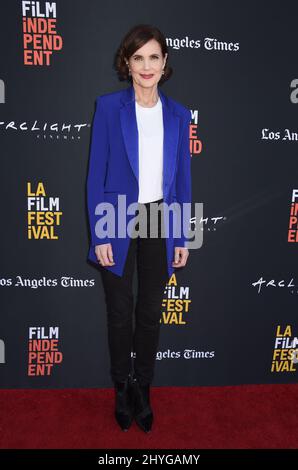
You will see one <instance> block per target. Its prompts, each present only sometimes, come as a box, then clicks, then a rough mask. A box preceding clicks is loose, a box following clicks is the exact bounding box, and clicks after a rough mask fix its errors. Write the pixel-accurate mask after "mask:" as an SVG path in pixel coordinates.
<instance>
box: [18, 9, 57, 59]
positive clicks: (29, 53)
mask: <svg viewBox="0 0 298 470" xmlns="http://www.w3.org/2000/svg"><path fill="white" fill-rule="evenodd" d="M22 16H23V46H24V65H29V66H34V65H36V66H49V65H51V61H52V55H53V53H55V52H58V51H61V49H62V46H63V40H62V37H61V35H59V34H57V29H56V28H57V7H56V3H55V2H34V1H23V2H22Z"/></svg>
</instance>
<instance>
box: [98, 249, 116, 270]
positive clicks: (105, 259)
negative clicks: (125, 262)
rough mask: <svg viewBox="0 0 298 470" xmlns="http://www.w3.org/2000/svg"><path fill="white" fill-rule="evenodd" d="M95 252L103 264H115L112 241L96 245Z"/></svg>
mask: <svg viewBox="0 0 298 470" xmlns="http://www.w3.org/2000/svg"><path fill="white" fill-rule="evenodd" d="M95 254H96V258H97V261H98V262H99V264H101V266H113V265H114V264H115V263H114V260H113V250H112V245H111V243H104V244H102V245H96V247H95Z"/></svg>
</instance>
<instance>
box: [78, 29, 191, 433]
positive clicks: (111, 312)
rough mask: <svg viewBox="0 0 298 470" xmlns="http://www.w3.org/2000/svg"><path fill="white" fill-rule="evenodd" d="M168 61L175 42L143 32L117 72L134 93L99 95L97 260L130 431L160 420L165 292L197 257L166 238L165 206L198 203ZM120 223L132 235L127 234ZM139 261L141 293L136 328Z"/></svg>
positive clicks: (121, 409)
mask: <svg viewBox="0 0 298 470" xmlns="http://www.w3.org/2000/svg"><path fill="white" fill-rule="evenodd" d="M167 58H168V50H167V45H166V40H165V37H164V35H163V34H162V33H161V32H160V31H159V30H158V29H157V28H155V27H152V26H150V25H137V26H135V27H134V28H132V29H131V30H130V31H129V32H128V33H127V34H126V36H125V37H124V39H123V40H122V42H121V45H120V47H119V49H118V52H117V54H116V59H115V68H116V70H117V72H118V75H119V78H120V80H127V81H129V83H130V86H129V87H128V88H126V89H124V90H121V91H117V92H114V93H107V94H105V95H101V96H99V97H98V98H97V107H96V112H95V115H94V120H93V128H92V139H91V152H90V164H89V172H88V180H87V194H88V213H89V222H90V228H91V244H90V249H89V259H90V260H91V261H92V262H93V263H96V265H97V266H98V267H99V269H100V272H101V276H102V281H103V286H104V292H105V300H106V305H107V324H108V343H109V351H110V358H111V369H110V372H111V377H112V380H113V382H114V385H115V402H116V403H115V405H116V406H115V417H116V420H117V422H118V424H119V425H120V427H121V429H123V430H127V429H128V428H129V427H130V425H131V423H132V420H133V418H135V420H136V422H137V424H138V425H139V426H140V428H141V429H142V430H143V431H145V432H149V431H150V430H151V427H152V422H153V410H152V407H151V403H150V386H151V383H152V380H153V375H154V366H155V361H156V352H157V347H158V340H159V329H160V316H161V304H162V299H163V295H164V290H165V287H166V284H167V282H168V279H169V277H170V276H171V275H172V274H173V272H174V271H175V269H176V268H181V267H183V266H185V265H186V262H187V258H188V255H189V253H188V249H187V248H186V247H185V244H186V240H187V237H186V236H185V234H184V233H182V230H181V232H180V233H179V235H178V236H174V235H173V233H172V231H171V229H170V230H169V231H168V232H167V235H166V237H164V232H163V227H164V221H165V218H164V214H165V212H164V209H163V204H164V203H165V204H171V203H172V202H177V203H178V204H179V206H181V205H182V203H183V202H188V203H190V202H191V172H190V161H191V158H190V157H191V156H190V150H189V123H190V111H189V110H188V109H187V108H185V107H184V106H183V105H182V104H180V103H177V102H176V101H174V100H172V99H171V98H169V97H167V96H166V95H165V94H164V93H163V92H162V91H161V90H160V87H159V85H161V84H162V83H163V82H165V81H166V80H168V79H169V77H170V76H171V74H172V68H171V67H170V66H169V65H168V63H167ZM120 196H121V197H124V198H125V200H126V204H127V206H128V205H129V204H133V203H135V204H137V211H134V212H133V213H127V212H128V211H125V214H124V211H123V210H122V214H121V216H120V214H119V213H120V211H119V209H123V205H122V202H123V201H120ZM102 202H105V203H107V202H108V203H110V204H111V206H110V208H112V209H114V210H115V211H116V214H115V213H114V211H112V212H113V217H114V223H115V227H114V228H115V229H116V230H115V232H114V231H113V233H108V234H106V232H105V233H104V230H103V226H104V225H103V223H104V222H106V219H105V218H104V217H103V214H101V213H100V211H99V210H98V209H96V207H97V206H98V204H99V203H102ZM161 203H162V204H161ZM154 205H155V206H156V205H157V206H158V208H159V209H160V208H161V211H160V217H159V218H158V223H157V227H155V228H157V232H158V233H157V236H156V237H153V236H151V233H150V227H151V228H152V224H153V223H152V218H151V217H150V215H152V210H153V206H154ZM120 206H121V207H120ZM144 210H145V213H146V215H145V218H144V216H143V218H142V217H141V218H140V222H141V225H143V224H144V223H145V224H146V222H147V227H146V228H147V231H146V233H145V236H143V235H142V236H135V235H136V234H137V233H138V230H136V228H137V226H138V225H139V224H140V222H138V223H137V224H135V222H134V221H133V224H132V226H131V223H130V222H131V221H132V219H133V217H135V215H136V213H137V212H138V211H139V213H141V214H144ZM142 211H143V212H142ZM108 212H109V211H108ZM181 212H182V215H185V214H184V212H183V210H181ZM123 214H124V215H123ZM123 217H124V219H123ZM170 217H171V213H170ZM134 220H135V219H134ZM179 224H180V222H179ZM120 225H122V228H123V225H125V227H126V228H127V231H126V232H125V233H124V235H123V233H122V234H121V236H120V235H118V233H119V232H118V230H117V229H119V227H120ZM174 226H175V222H174ZM129 227H130V228H131V227H132V229H130V230H129V229H128V228H129ZM153 228H154V227H153ZM176 228H177V226H176ZM180 228H181V226H180ZM138 229H139V226H138ZM127 232H128V233H127ZM175 233H176V232H175ZM135 263H136V264H137V274H138V295H137V302H136V308H135V312H134V313H135V329H134V331H133V303H134V296H133V292H132V284H133V274H134V265H135ZM132 351H134V353H135V360H134V361H132V359H133V358H132Z"/></svg>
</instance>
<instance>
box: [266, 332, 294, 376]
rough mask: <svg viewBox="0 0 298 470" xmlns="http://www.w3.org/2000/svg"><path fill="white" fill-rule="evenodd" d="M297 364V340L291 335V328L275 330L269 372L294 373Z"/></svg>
mask: <svg viewBox="0 0 298 470" xmlns="http://www.w3.org/2000/svg"><path fill="white" fill-rule="evenodd" d="M297 363H298V338H297V336H293V334H292V326H291V325H286V326H285V328H282V326H281V325H278V326H277V328H276V337H275V343H274V349H273V357H272V365H271V372H296V370H297V369H296V364H297Z"/></svg>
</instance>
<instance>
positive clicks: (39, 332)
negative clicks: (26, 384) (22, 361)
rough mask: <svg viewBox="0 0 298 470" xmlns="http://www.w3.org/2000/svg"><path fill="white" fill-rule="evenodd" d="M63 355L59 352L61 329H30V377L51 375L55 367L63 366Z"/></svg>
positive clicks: (36, 327)
mask: <svg viewBox="0 0 298 470" xmlns="http://www.w3.org/2000/svg"><path fill="white" fill-rule="evenodd" d="M62 361H63V354H62V352H61V351H59V327H58V326H50V327H48V328H45V327H43V326H42V327H41V326H31V327H29V344H28V375H29V376H46V375H51V373H52V371H53V367H54V365H56V364H61V363H62Z"/></svg>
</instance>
